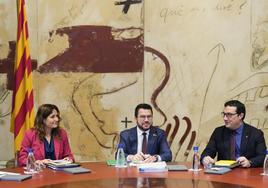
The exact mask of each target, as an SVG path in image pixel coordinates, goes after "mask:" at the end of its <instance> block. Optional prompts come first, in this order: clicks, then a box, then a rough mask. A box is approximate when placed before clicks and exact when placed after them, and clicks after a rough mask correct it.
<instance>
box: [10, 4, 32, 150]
mask: <svg viewBox="0 0 268 188" xmlns="http://www.w3.org/2000/svg"><path fill="white" fill-rule="evenodd" d="M17 13H18V27H17V44H16V57H15V64H14V85H13V86H14V87H13V98H12V114H11V126H10V131H11V132H13V133H14V149H15V153H16V152H17V151H19V149H20V146H21V141H22V139H23V136H24V133H25V131H26V130H27V129H29V128H31V127H33V124H34V108H33V107H34V99H33V83H32V65H31V57H30V50H29V35H28V26H27V19H26V11H25V0H17Z"/></svg>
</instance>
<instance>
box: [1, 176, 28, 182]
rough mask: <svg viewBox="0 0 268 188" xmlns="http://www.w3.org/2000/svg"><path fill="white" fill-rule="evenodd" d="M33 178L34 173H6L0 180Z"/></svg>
mask: <svg viewBox="0 0 268 188" xmlns="http://www.w3.org/2000/svg"><path fill="white" fill-rule="evenodd" d="M30 178H32V175H10V174H5V175H2V176H1V177H0V180H6V181H23V180H26V179H30Z"/></svg>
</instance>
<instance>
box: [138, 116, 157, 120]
mask: <svg viewBox="0 0 268 188" xmlns="http://www.w3.org/2000/svg"><path fill="white" fill-rule="evenodd" d="M138 117H139V118H140V119H142V120H145V119H146V118H147V119H148V120H152V118H153V116H138Z"/></svg>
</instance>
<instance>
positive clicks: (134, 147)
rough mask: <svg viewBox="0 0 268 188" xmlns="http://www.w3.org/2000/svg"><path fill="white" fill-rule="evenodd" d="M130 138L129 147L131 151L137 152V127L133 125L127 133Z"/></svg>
mask: <svg viewBox="0 0 268 188" xmlns="http://www.w3.org/2000/svg"><path fill="white" fill-rule="evenodd" d="M129 136H130V138H129V140H130V142H129V143H130V144H131V146H130V147H129V148H131V150H132V152H133V153H135V154H136V153H137V150H138V134H137V127H134V128H132V129H131V132H130V134H129Z"/></svg>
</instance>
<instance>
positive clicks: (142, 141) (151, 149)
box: [119, 103, 172, 163]
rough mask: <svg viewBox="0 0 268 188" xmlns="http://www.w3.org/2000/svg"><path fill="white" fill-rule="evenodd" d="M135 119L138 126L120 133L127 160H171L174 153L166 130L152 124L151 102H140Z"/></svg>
mask: <svg viewBox="0 0 268 188" xmlns="http://www.w3.org/2000/svg"><path fill="white" fill-rule="evenodd" d="M135 119H136V122H137V126H135V127H133V128H130V129H127V130H124V131H122V132H121V133H120V143H119V146H120V147H121V148H123V150H124V152H125V154H126V157H127V161H132V162H145V163H149V162H157V161H166V162H167V161H171V159H172V153H171V150H170V148H169V146H168V143H167V139H166V135H165V132H164V131H163V130H161V129H159V128H157V127H155V126H153V125H152V124H153V110H152V107H151V106H150V105H149V104H144V103H142V104H139V105H138V106H137V107H136V108H135Z"/></svg>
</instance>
